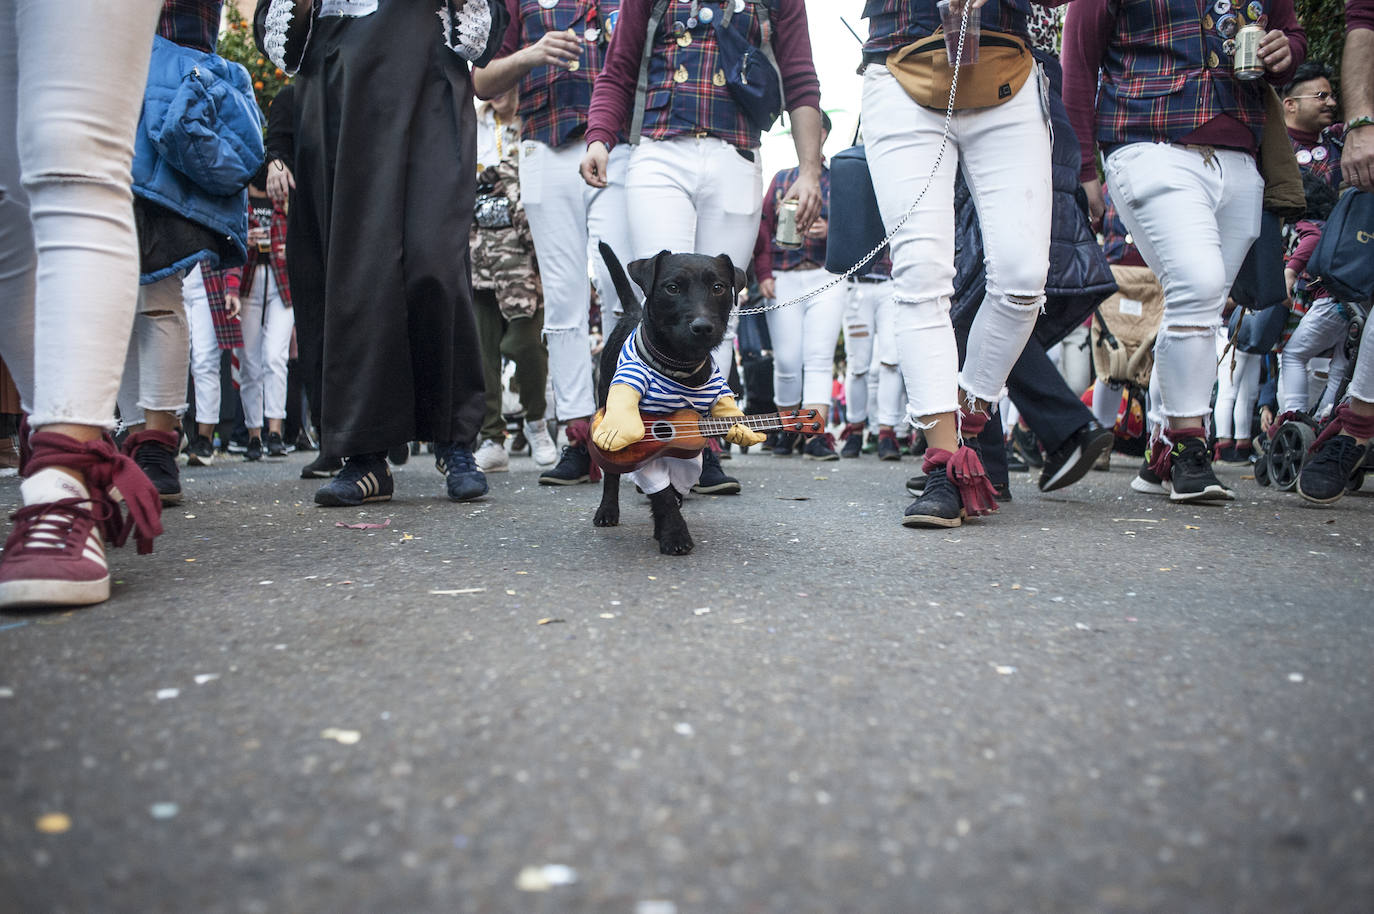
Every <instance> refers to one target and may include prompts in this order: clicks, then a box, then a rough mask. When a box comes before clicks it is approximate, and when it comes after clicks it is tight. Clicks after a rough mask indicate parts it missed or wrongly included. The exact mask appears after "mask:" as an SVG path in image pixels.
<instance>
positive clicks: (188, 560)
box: [186, 559, 195, 562]
mask: <svg viewBox="0 0 1374 914" xmlns="http://www.w3.org/2000/svg"><path fill="white" fill-rule="evenodd" d="M186 561H187V562H194V561H195V559H187V560H186Z"/></svg>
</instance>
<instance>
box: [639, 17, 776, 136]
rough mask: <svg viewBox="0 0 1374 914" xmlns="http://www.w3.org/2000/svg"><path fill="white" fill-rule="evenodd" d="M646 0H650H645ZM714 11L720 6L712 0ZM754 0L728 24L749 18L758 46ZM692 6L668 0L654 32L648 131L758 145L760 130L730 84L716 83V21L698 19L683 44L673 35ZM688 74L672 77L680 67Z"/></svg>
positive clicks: (760, 37)
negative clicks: (701, 135)
mask: <svg viewBox="0 0 1374 914" xmlns="http://www.w3.org/2000/svg"><path fill="white" fill-rule="evenodd" d="M646 2H648V0H646ZM710 6H711V7H712V8H713V9H714V10H715V12H716V14H717V15H719V14H720V6H719V5H717V4H714V3H713V4H710ZM755 9H756V5H755V4H753V3H749V4H746V5H745V8H744V12H740V13H735V15H734V21H733V22H732V23H731V25H730V27H731V28H733V29H739V28H741V21H742V20H743V22H744V23H746V24H747V28H748V32H749V41H750V43H752V44H753V45H754V46H755V47H759V46H761V45H762V43H763V33H762V31H761V30H760V28H759V20H758V17H757V16H756V15H755V12H754V11H755ZM691 11H692V3H691V0H670V2H669V4H668V10H667V12H666V13H664V15H663V21H662V22H661V23H659V27H658V31H657V32H656V33H655V34H654V50H653V57H652V59H651V60H650V62H649V91H648V94H647V95H646V96H645V103H644V136H647V137H650V138H652V139H655V140H666V139H670V138H671V137H675V136H682V135H684V134H686V135H691V134H694V133H702V132H704V133H706V134H707V135H709V136H713V137H715V138H717V139H720V140H724V141H725V142H727V143H729V144H730V145H732V146H738V147H740V148H742V149H757V148H758V146H759V131H758V128H757V127H755V126H754V125H753V124H752V123H750V121H749V119H748V118H747V117H745V116H744V113H743V112H742V111H741V110H740V108H739V106H738V105H736V104H735V100H734V98H732V97H731V95H730V90H729V89H727V88H726V87H725V86H724V85H723V84H722V85H719V86H717V85H715V84H714V82H713V78H715V76H716V72H717V71H718V70H719V69H720V63H719V56H720V48H719V46H718V45H717V44H716V30H715V26H714V25H709V24H707V23H704V22H701V23H698V25H697V27H696V28H694V29H688V30H687V33H688V34H690V35H691V36H692V43H691V44H690V45H688V46H687V47H682V46H681V45H679V44H678V43H677V38H676V37H675V36H674V34H673V31H674V23H677V22H681V23H683V24H684V25H685V24H686V22H687V19H688V16H689V15H690V14H691ZM679 67H680V68H682V69H683V70H684V71H685V72H686V74H687V79H686V81H685V82H680V83H679V82H676V81H674V79H673V76H674V74H676V73H677V72H678V68H679Z"/></svg>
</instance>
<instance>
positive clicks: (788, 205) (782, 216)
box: [774, 200, 802, 248]
mask: <svg viewBox="0 0 1374 914" xmlns="http://www.w3.org/2000/svg"><path fill="white" fill-rule="evenodd" d="M774 240H775V241H777V243H778V247H780V248H799V247H801V244H802V236H801V232H799V231H797V201H796V200H784V201H782V202H781V203H779V204H778V231H777V234H776V235H775V236H774Z"/></svg>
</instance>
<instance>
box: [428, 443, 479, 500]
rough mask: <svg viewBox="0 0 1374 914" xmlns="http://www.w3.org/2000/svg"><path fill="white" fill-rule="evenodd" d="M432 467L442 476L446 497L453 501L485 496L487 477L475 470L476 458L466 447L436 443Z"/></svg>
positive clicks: (463, 445) (456, 444)
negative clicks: (445, 484) (446, 490)
mask: <svg viewBox="0 0 1374 914" xmlns="http://www.w3.org/2000/svg"><path fill="white" fill-rule="evenodd" d="M434 467H435V469H437V470H438V471H439V472H440V473H443V474H444V478H445V480H447V483H448V497H449V498H450V499H452V500H453V501H471V500H472V499H474V498H481V497H482V496H483V495H486V494H487V477H486V475H485V474H483V473H482V471H481V470H479V469H477V458H476V457H474V456H473V454H472V449H471V448H470V447H468V446H467V445H465V444H458V443H456V442H450V443H448V444H437V443H436V444H435V445H434Z"/></svg>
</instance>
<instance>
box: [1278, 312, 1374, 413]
mask: <svg viewBox="0 0 1374 914" xmlns="http://www.w3.org/2000/svg"><path fill="white" fill-rule="evenodd" d="M1349 326H1350V321H1349V320H1348V319H1347V318H1345V317H1343V316H1342V315H1341V313H1340V305H1339V304H1338V303H1337V302H1335V301H1333V300H1332V299H1329V298H1320V299H1318V300H1317V301H1315V302H1313V303H1312V307H1310V308H1308V309H1307V313H1306V314H1304V315H1303V316H1302V320H1301V321H1299V322H1298V326H1297V327H1296V328H1295V329H1294V330H1293V335H1292V336H1290V337H1289V338H1288V342H1287V343H1285V344H1284V346H1283V352H1281V353H1280V354H1279V411H1280V412H1288V411H1289V410H1298V409H1307V408H1308V407H1310V406H1312V405H1313V403H1312V400H1311V399H1310V398H1309V396H1308V362H1310V361H1311V360H1312V359H1314V358H1316V357H1317V356H1323V355H1326V354H1327V353H1328V352H1331V350H1332V349H1333V348H1334V349H1335V350H1336V351H1335V352H1332V353H1331V368H1330V370H1329V372H1328V374H1327V380H1326V384H1325V388H1326V389H1325V391H1324V393H1323V394H1322V397H1321V400H1320V402H1319V403H1318V404H1317V406H1318V409H1319V410H1320V408H1321V407H1322V406H1325V405H1327V404H1328V403H1329V402H1331V401H1333V400H1334V399H1335V394H1336V388H1338V387H1340V385H1341V382H1342V381H1343V380H1345V372H1346V368H1347V360H1346V358H1345V347H1344V346H1343V345H1342V344H1343V342H1344V340H1345V334H1346V331H1347V329H1348V328H1349ZM1363 342H1364V341H1363V340H1361V344H1363Z"/></svg>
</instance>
